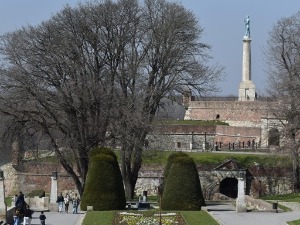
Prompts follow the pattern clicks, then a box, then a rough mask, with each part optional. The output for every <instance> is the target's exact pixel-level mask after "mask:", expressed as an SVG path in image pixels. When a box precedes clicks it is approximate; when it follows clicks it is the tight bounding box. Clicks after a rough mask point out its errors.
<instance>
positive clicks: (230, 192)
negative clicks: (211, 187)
mask: <svg viewBox="0 0 300 225" xmlns="http://www.w3.org/2000/svg"><path fill="white" fill-rule="evenodd" d="M220 193H221V194H223V195H226V196H227V197H230V198H237V195H238V180H237V179H236V178H232V177H227V178H225V179H223V180H222V181H221V183H220Z"/></svg>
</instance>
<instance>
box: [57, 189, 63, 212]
mask: <svg viewBox="0 0 300 225" xmlns="http://www.w3.org/2000/svg"><path fill="white" fill-rule="evenodd" d="M56 202H57V203H58V212H59V213H61V212H62V209H63V205H64V197H63V195H62V193H60V194H59V196H57V200H56Z"/></svg>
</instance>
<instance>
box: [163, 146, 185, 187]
mask: <svg viewBox="0 0 300 225" xmlns="http://www.w3.org/2000/svg"><path fill="white" fill-rule="evenodd" d="M178 157H189V155H188V154H186V153H184V152H174V153H171V154H170V155H169V157H168V159H167V164H166V166H165V169H164V173H163V177H164V181H163V186H162V190H163V189H164V186H165V184H166V181H167V179H168V175H169V172H170V169H171V166H172V164H173V162H174V160H175V159H176V158H178Z"/></svg>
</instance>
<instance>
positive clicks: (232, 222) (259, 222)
mask: <svg viewBox="0 0 300 225" xmlns="http://www.w3.org/2000/svg"><path fill="white" fill-rule="evenodd" d="M206 209H207V210H208V211H209V213H210V214H211V215H212V216H213V217H214V218H215V219H216V220H217V221H218V222H219V223H220V224H221V225H284V224H286V222H287V221H292V220H296V219H300V212H299V211H298V210H297V211H292V212H282V213H275V212H245V213H237V212H236V211H235V207H234V206H233V205H232V204H231V203H223V204H222V203H217V204H208V206H206Z"/></svg>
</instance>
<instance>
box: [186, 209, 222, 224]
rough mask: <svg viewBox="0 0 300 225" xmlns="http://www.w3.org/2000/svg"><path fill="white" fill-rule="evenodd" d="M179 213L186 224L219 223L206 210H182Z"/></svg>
mask: <svg viewBox="0 0 300 225" xmlns="http://www.w3.org/2000/svg"><path fill="white" fill-rule="evenodd" d="M181 215H182V216H183V218H184V219H185V221H186V222H187V224H188V225H196V224H197V225H219V223H217V222H216V221H215V220H214V219H213V218H212V217H211V215H209V214H208V213H207V212H206V211H183V212H181Z"/></svg>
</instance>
